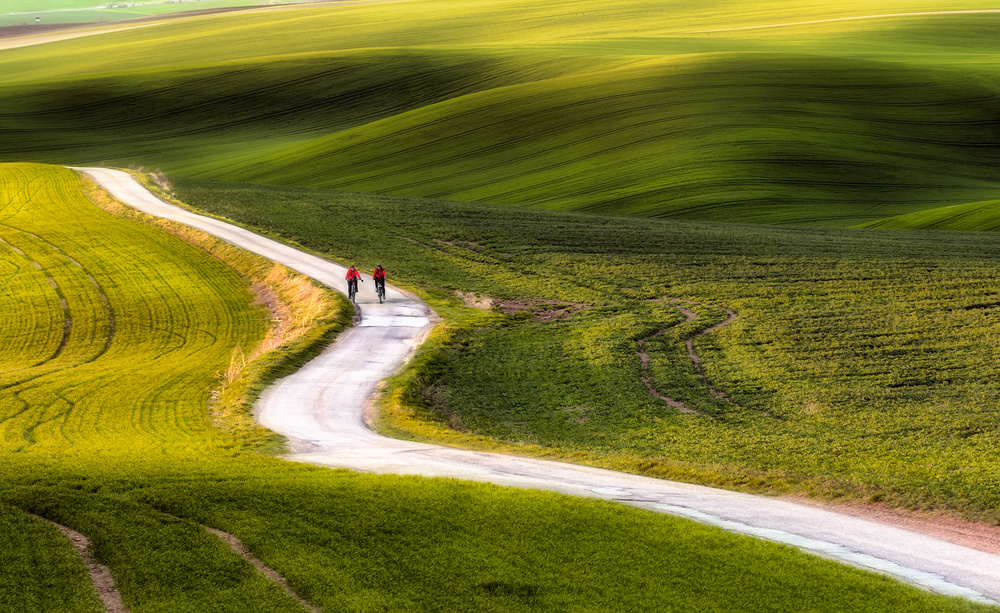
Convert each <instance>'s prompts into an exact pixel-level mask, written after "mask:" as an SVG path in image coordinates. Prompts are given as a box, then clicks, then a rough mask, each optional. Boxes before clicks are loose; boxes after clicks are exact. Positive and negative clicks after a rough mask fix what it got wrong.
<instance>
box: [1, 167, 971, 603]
mask: <svg viewBox="0 0 1000 613" xmlns="http://www.w3.org/2000/svg"><path fill="white" fill-rule="evenodd" d="M83 187H84V186H83V185H82V182H81V179H80V178H79V177H78V176H77V175H76V174H75V173H73V172H71V171H68V170H65V169H59V168H54V167H44V166H38V165H26V164H21V165H2V166H0V201H2V202H4V203H5V204H4V206H3V207H2V208H0V239H2V241H3V242H2V243H0V246H2V250H0V253H2V254H3V255H2V258H0V266H2V268H0V280H2V283H3V287H4V292H3V293H2V294H0V299H2V300H3V301H4V304H3V308H4V313H7V314H11V313H17V314H18V316H16V317H12V316H6V317H4V318H2V319H0V339H2V341H3V342H2V343H0V346H2V347H4V348H5V349H4V351H3V353H2V354H0V360H2V363H3V364H4V367H3V373H4V379H3V382H2V387H0V459H2V462H0V467H2V468H0V530H2V533H3V534H4V540H3V543H2V544H0V561H2V564H0V610H3V611H19V612H20V611H59V612H77V611H79V612H96V611H101V610H103V609H102V608H101V606H100V604H99V603H98V601H97V597H96V595H95V593H94V592H93V589H92V588H91V587H90V586H89V584H88V578H87V575H86V573H85V571H84V568H83V564H82V562H81V561H80V558H79V557H77V556H76V554H75V552H74V550H73V548H72V546H71V545H70V542H69V541H68V540H67V539H66V538H65V537H63V536H62V535H61V533H60V532H59V531H58V530H57V529H56V528H55V527H54V526H53V525H52V524H51V523H49V522H56V523H58V524H61V525H64V526H69V527H70V528H73V529H75V530H77V531H79V532H81V533H83V534H85V535H86V536H87V537H88V538H89V539H90V540H91V542H92V546H93V552H94V555H95V556H96V557H97V558H98V559H99V560H100V561H101V562H103V563H104V564H106V565H108V566H109V567H110V569H111V570H112V572H113V574H114V577H115V581H116V583H117V585H118V587H119V589H120V591H121V593H122V596H123V599H124V601H125V604H126V605H127V606H128V607H129V609H130V610H131V611H133V612H134V613H143V612H152V611H162V612H168V611H169V612H171V613H177V612H184V611H191V612H200V611H205V610H211V611H218V612H226V611H234V612H235V611H241V612H246V611H267V612H277V611H289V612H292V611H302V610H304V609H303V607H302V605H300V604H298V603H297V602H296V601H295V600H294V599H293V598H292V597H291V596H290V595H288V594H287V593H286V592H284V591H283V590H282V589H281V588H280V587H279V586H278V585H277V584H275V583H273V582H271V581H269V580H268V579H266V578H265V577H264V575H262V574H260V573H258V572H257V571H255V570H254V569H253V567H252V566H251V565H250V564H249V563H248V562H246V561H244V560H243V558H241V557H239V556H238V555H237V554H235V553H234V552H233V551H232V550H231V549H229V547H228V546H227V545H226V544H224V543H223V541H221V540H220V539H218V538H217V537H215V536H214V535H212V534H210V533H209V532H208V531H206V529H205V528H206V527H211V528H213V529H217V530H223V531H225V532H228V533H230V534H233V535H235V536H237V537H238V538H239V539H240V540H241V541H242V542H243V543H244V544H245V545H246V546H247V547H248V548H249V549H250V550H251V551H252V552H253V553H254V554H255V555H256V556H257V557H258V558H259V559H261V560H262V561H263V562H264V563H266V564H267V565H268V566H270V567H271V568H273V569H275V570H277V571H278V572H280V573H281V575H283V576H284V577H285V579H286V580H287V582H288V584H289V585H290V586H291V588H292V589H293V590H294V591H295V592H296V593H297V594H298V595H299V596H300V597H302V598H304V599H305V600H306V601H307V602H308V603H310V604H311V606H315V607H318V608H319V609H321V610H323V611H399V610H406V611H468V610H470V608H471V609H474V610H477V611H608V610H616V611H648V610H650V608H653V609H657V610H666V609H676V610H685V611H702V610H711V609H715V610H733V611H777V610H786V611H792V610H794V611H802V610H823V611H845V612H846V611H856V610H858V608H859V607H864V608H866V610H884V611H914V612H916V611H927V610H935V611H976V610H989V609H988V608H987V607H981V606H978V605H972V604H969V603H967V602H963V601H958V600H952V599H946V598H943V597H939V596H933V595H930V594H927V593H924V592H921V591H920V590H918V589H916V588H910V587H904V586H902V585H900V584H898V583H896V582H894V581H891V580H889V579H886V578H884V577H880V576H877V575H873V574H869V573H864V572H861V571H856V570H853V569H849V568H847V567H843V566H840V565H837V564H833V563H830V562H826V561H821V560H818V559H816V558H813V557H811V556H807V555H805V554H802V553H799V552H797V551H795V550H792V549H790V548H787V547H783V546H776V545H772V544H768V543H765V542H763V541H758V540H754V539H749V538H743V537H737V536H735V535H731V534H728V533H725V532H723V531H721V530H718V529H715V528H709V527H704V526H700V525H697V524H694V523H692V522H689V521H686V520H680V519H676V518H672V517H667V516H664V515H661V514H657V513H652V512H644V511H639V510H635V509H631V508H628V507H625V506H623V505H618V504H613V503H605V502H600V501H589V500H576V499H572V498H568V497H565V496H560V495H556V494H550V493H545V492H527V491H518V490H510V489H504V488H499V487H494V486H487V485H476V484H464V483H461V482H456V481H450V480H441V479H437V480H431V479H418V478H412V477H394V476H372V475H362V474H353V473H348V472H346V471H331V470H327V469H321V468H315V467H308V466H305V465H296V464H290V463H287V462H283V461H281V460H277V459H273V458H270V457H267V456H265V455H262V454H260V453H256V452H254V451H253V450H254V449H255V448H257V447H259V445H258V444H257V443H253V442H252V441H251V442H248V441H247V439H245V438H241V437H238V436H234V435H232V434H228V433H226V432H224V431H222V430H220V429H217V428H214V427H212V423H211V421H210V416H209V413H208V412H207V411H206V410H205V406H206V403H207V402H208V400H209V395H210V392H211V391H212V390H213V389H218V388H219V386H220V384H223V383H226V382H227V381H228V379H227V378H226V377H225V376H224V373H225V372H226V371H227V370H228V369H230V368H231V367H232V364H233V356H234V355H235V354H234V348H235V347H240V352H241V355H251V354H252V351H253V349H254V348H253V346H252V343H255V342H258V341H260V340H261V339H263V338H264V337H265V328H266V325H265V323H264V322H265V320H266V314H265V313H262V312H261V311H262V308H261V307H255V306H250V302H251V300H252V296H251V292H250V288H249V287H248V283H249V282H250V281H251V280H252V279H247V278H243V277H240V276H238V275H237V274H236V273H235V272H234V270H233V269H230V268H228V267H227V266H226V265H225V264H223V263H222V261H220V259H219V258H220V257H222V258H226V259H227V260H232V259H233V258H235V262H233V263H235V264H236V266H237V267H238V268H239V269H241V270H243V271H250V270H252V269H254V268H255V267H257V266H263V270H264V271H265V273H266V271H267V270H268V269H270V264H268V263H261V262H257V260H255V259H254V258H252V257H249V256H245V255H240V254H233V253H229V252H227V251H226V250H225V249H224V248H220V247H218V246H217V245H216V246H212V245H210V244H209V245H207V246H206V245H203V246H202V248H196V247H193V246H192V245H190V244H188V243H186V242H184V241H183V240H182V239H181V238H179V237H178V236H175V235H172V234H170V233H167V232H164V231H162V230H160V229H158V228H154V227H150V226H148V225H145V224H144V223H141V222H142V218H141V217H139V218H136V217H135V216H129V217H132V218H131V219H129V218H121V217H117V216H113V215H110V214H108V213H106V212H104V211H102V210H100V209H98V208H97V207H95V206H94V205H93V204H92V203H91V202H90V201H88V199H87V198H86V197H85V196H84V192H83V191H82V188H83ZM112 208H113V207H112ZM137 221H138V222H140V223H137ZM205 249H210V250H211V252H209V251H206V250H205ZM220 249H221V251H220ZM260 274H262V273H258V274H257V275H256V276H260ZM255 291H259V290H255ZM337 304H338V305H343V301H342V300H341V301H339V302H338V303H337ZM333 308H334V309H337V308H339V307H338V306H337V305H334V306H333ZM262 315H264V316H263V317H262ZM254 367H255V366H254V365H253V364H251V366H248V367H247V368H246V370H252V369H253V368H254Z"/></svg>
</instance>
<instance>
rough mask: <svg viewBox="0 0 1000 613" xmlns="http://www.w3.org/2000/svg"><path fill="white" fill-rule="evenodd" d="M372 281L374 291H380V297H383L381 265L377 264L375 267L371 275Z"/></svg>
mask: <svg viewBox="0 0 1000 613" xmlns="http://www.w3.org/2000/svg"><path fill="white" fill-rule="evenodd" d="M372 279H374V280H375V291H376V292H378V291H379V290H382V295H383V296H384V295H385V269H384V268H382V263H381V262H379V263H378V264H376V265H375V272H373V273H372Z"/></svg>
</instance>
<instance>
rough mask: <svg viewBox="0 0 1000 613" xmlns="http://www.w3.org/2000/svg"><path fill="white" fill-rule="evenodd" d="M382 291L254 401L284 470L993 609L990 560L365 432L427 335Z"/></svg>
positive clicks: (160, 206)
mask: <svg viewBox="0 0 1000 613" xmlns="http://www.w3.org/2000/svg"><path fill="white" fill-rule="evenodd" d="M82 170H84V172H86V173H87V174H89V175H90V176H91V177H93V178H94V179H96V180H97V181H98V182H99V183H100V184H101V185H102V186H104V187H105V188H106V189H108V190H109V191H110V192H111V193H112V195H114V196H115V197H116V198H118V199H119V200H122V201H123V202H126V203H128V204H130V205H132V206H135V207H136V208H139V209H140V210H142V211H143V212H146V213H150V214H153V215H156V216H159V217H166V218H169V219H172V220H174V221H178V222H180V223H184V224H186V225H190V226H193V227H197V228H198V229H201V230H204V231H206V232H209V233H210V234H214V235H215V236H218V237H219V238H222V239H223V240H226V241H229V242H231V243H233V244H235V245H237V246H239V247H242V248H245V249H247V250H250V251H253V252H255V253H258V254H260V255H264V256H266V257H269V258H270V259H272V260H276V261H279V262H281V263H283V264H285V265H286V266H288V267H289V268H292V269H295V270H298V271H299V272H302V273H303V274H306V275H308V276H311V277H313V278H315V279H317V280H318V281H320V282H323V283H325V284H327V285H330V286H331V287H333V288H334V289H337V290H339V291H343V288H342V284H343V278H344V273H345V269H344V268H343V267H341V266H338V265H336V264H333V263H332V262H329V261H325V260H322V259H320V258H317V257H315V256H312V255H309V254H305V253H303V252H300V251H297V250H295V249H292V248H290V247H288V246H287V245H283V244H281V243H277V242H276V241H272V240H269V239H265V238H263V237H260V236H258V235H255V234H253V233H251V232H249V231H247V230H244V229H242V228H239V227H236V226H233V225H230V224H227V223H225V222H222V221H220V220H217V219H211V218H207V217H203V216H199V215H195V214H193V213H190V212H188V211H185V210H183V209H180V208H178V207H173V206H170V205H167V204H166V203H164V202H162V201H160V200H158V199H157V198H155V197H154V196H152V195H151V194H150V193H149V192H148V191H146V190H145V189H143V188H141V186H139V185H138V184H137V183H136V182H135V181H134V180H133V179H132V178H131V177H129V176H128V175H127V174H126V173H124V172H121V171H111V170H107V169H97V168H88V169H82ZM386 289H387V290H388V293H389V296H388V297H389V300H388V301H387V303H386V304H384V305H380V304H378V301H377V300H376V299H375V298H374V295H373V294H372V293H371V292H372V290H371V289H367V292H366V288H364V287H363V288H362V292H361V295H360V297H359V300H358V302H359V308H360V310H361V315H362V318H361V321H360V323H359V324H358V325H357V326H355V327H353V328H350V329H348V330H347V331H345V332H344V333H342V334H341V335H340V337H339V338H338V340H337V341H336V342H335V343H334V344H333V345H331V346H330V347H328V348H327V349H326V350H324V351H323V352H322V353H321V354H320V355H319V356H317V357H316V358H314V359H313V360H312V361H310V362H308V363H307V364H305V365H304V366H303V367H302V368H301V369H300V370H299V371H298V372H296V373H295V374H293V375H291V376H289V377H286V378H285V379H282V380H280V381H278V382H276V383H275V384H274V385H272V386H271V387H270V388H268V389H267V390H265V391H264V393H263V394H262V395H261V398H260V401H259V402H258V403H257V406H256V415H257V418H258V421H259V422H260V423H262V424H263V425H264V426H265V427H269V428H271V429H272V430H275V431H277V432H280V433H282V434H284V435H285V436H286V437H287V438H288V439H289V440H290V443H291V447H292V448H293V450H294V453H292V454H289V455H288V456H287V458H288V459H290V460H295V461H301V462H308V463H311V464H317V465H321V466H329V467H341V468H348V469H352V470H358V471H367V472H375V473H394V474H402V475H422V476H438V477H449V478H454V479H465V480H472V481H480V482H489V483H494V484H498V485H504V486H513V487H520V488H529V489H544V490H550V491H556V492H561V493H564V494H569V495H573V496H584V497H597V498H603V499H605V500H612V501H615V502H619V503H622V504H628V505H631V506H635V507H639V508H644V509H648V510H652V511H656V512H660V513H668V514H672V515H678V516H682V517H687V518H689V519H693V520H695V521H699V522H702V523H706V524H710V525H714V526H717V527H719V528H722V529H724V530H728V531H731V532H737V533H740V534H746V535H750V536H754V537H756V538H760V539H765V540H769V541H773V542H778V543H784V544H786V545H791V546H793V547H796V548H798V549H800V550H803V551H806V552H811V553H815V554H818V555H821V556H824V557H827V558H832V559H835V560H838V561H841V562H844V563H847V564H851V565H854V566H857V567H861V568H865V569H869V570H873V571H876V572H879V573H883V574H886V575H890V576H893V577H895V578H897V579H900V580H903V581H906V582H908V583H911V584H914V585H918V586H921V587H923V588H925V589H927V590H930V591H933V592H937V593H942V594H948V595H951V596H961V597H965V598H969V599H971V600H975V601H978V602H986V603H990V604H998V601H1000V555H994V554H991V553H987V552H983V551H977V550H975V549H971V548H969V547H965V546H963V545H958V544H955V543H951V542H947V541H943V540H941V539H939V538H936V537H932V536H928V535H925V534H920V533H917V532H911V531H909V530H906V529H902V528H898V527H895V526H891V525H887V524H883V523H879V522H875V521H867V520H863V519H860V518H855V517H850V516H847V515H844V514H840V513H836V512H833V511H831V510H828V509H818V508H816V507H812V506H808V505H803V504H797V503H794V502H791V501H788V500H782V499H777V498H772V497H765V496H755V495H751V494H743V493H739V492H730V491H725V490H718V489H713V488H709V487H703V486H695V485H689V484H685V483H677V482H671V481H665V480H662V479H655V478H650V477H640V476H637V475H631V474H626V473H619V472H614V471H610V470H603V469H597V468H593V467H588V466H581V465H576V464H569V463H564V462H553V461H546V460H540V459H535V458H526V457H520V456H513V455H505V454H496V453H480V452H474V451H468V450H464V449H453V448H447V447H440V446H437V445H430V444H425V443H418V442H412V441H405V440H399V439H390V438H387V437H384V436H381V435H379V434H377V433H375V432H373V431H372V430H371V429H370V427H369V426H368V422H367V421H366V411H367V410H368V408H369V402H370V399H371V396H372V394H373V393H374V392H375V387H376V383H377V381H379V380H381V379H382V378H384V377H386V376H388V375H389V374H391V373H392V372H393V371H394V370H395V369H396V368H398V366H399V365H400V364H402V363H403V361H404V360H406V358H407V357H408V356H409V355H410V352H411V351H412V349H413V348H414V347H415V346H416V345H417V344H419V343H420V342H421V341H422V339H423V337H424V335H425V334H426V333H427V331H429V328H430V322H429V319H428V314H427V312H426V311H425V309H426V307H425V306H423V305H422V304H421V303H419V302H417V301H416V300H415V299H413V298H412V297H409V296H406V295H404V294H402V293H401V292H399V291H398V290H396V289H395V288H393V287H392V286H387V288H386Z"/></svg>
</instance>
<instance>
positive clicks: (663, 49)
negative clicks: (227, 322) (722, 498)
mask: <svg viewBox="0 0 1000 613" xmlns="http://www.w3.org/2000/svg"><path fill="white" fill-rule="evenodd" d="M991 9H993V7H992V5H989V4H987V3H985V2H982V1H980V0H967V1H964V2H954V1H952V2H935V3H929V2H914V1H908V2H880V3H876V4H871V3H863V4H862V3H855V4H846V5H845V4H838V5H835V6H833V5H831V6H829V7H819V8H818V7H816V6H815V5H812V4H805V3H802V2H800V1H798V0H782V1H774V2H767V3H757V2H736V1H730V2H724V3H722V4H715V5H712V6H711V7H690V6H688V5H686V4H682V3H664V2H659V1H657V2H652V1H651V0H647V1H643V2H629V3H627V4H615V3H610V4H609V3H606V2H605V3H597V2H592V1H590V2H582V3H576V4H575V5H574V8H573V9H572V10H570V9H568V8H567V7H566V6H564V5H562V4H552V3H529V2H523V1H514V0H505V1H503V2H468V1H465V2H447V1H445V0H418V1H413V2H389V3H376V4H367V5H349V6H337V7H328V6H325V7H310V6H304V7H294V8H286V9H283V10H278V11H267V12H264V13H250V14H232V15H216V16H212V17H210V18H205V19H201V20H185V21H183V22H178V23H172V24H169V23H168V24H164V25H161V26H158V27H156V28H155V29H152V30H150V29H148V28H144V29H142V30H141V31H140V30H130V31H125V32H118V33H113V34H108V35H106V36H101V37H97V38H95V37H88V38H87V39H86V40H76V41H65V42H62V43H57V44H51V45H46V46H44V47H38V48H30V49H27V48H26V49H13V50H9V51H6V52H4V53H3V54H2V57H0V61H2V63H3V69H4V73H5V75H6V79H5V82H4V84H3V85H2V86H0V130H3V131H8V130H10V131H11V133H14V134H18V135H19V138H17V139H10V140H7V141H5V142H4V143H3V144H2V145H0V159H3V160H10V161H21V160H33V161H45V162H73V163H88V164H89V163H100V162H107V163H115V164H119V165H128V164H140V165H144V166H146V167H152V168H156V167H159V168H162V169H163V170H164V171H166V172H167V173H169V174H173V175H182V176H189V177H198V178H210V179H217V180H231V181H240V182H251V183H267V184H283V185H297V186H310V187H324V188H336V189H346V190H351V191H363V192H377V193H391V194H396V195H406V196H415V197H430V198H443V199H448V200H459V201H476V202H490V203H498V204H511V205H518V206H531V207H536V208H546V209H563V210H580V211H588V212H601V213H614V214H618V213H624V214H629V215H640V216H656V217H672V218H683V219H700V220H711V221H740V222H752V223H780V224H797V225H802V224H807V225H822V226H852V225H857V224H863V223H871V222H876V221H878V220H880V219H883V218H888V217H895V216H898V215H905V214H909V213H913V212H918V211H922V210H927V209H934V208H940V207H945V206H952V205H958V204H966V203H972V202H983V201H987V200H991V199H993V197H994V194H995V193H996V191H997V188H998V186H1000V173H998V171H997V168H1000V164H998V161H1000V151H998V148H997V145H996V143H997V142H998V136H1000V135H998V134H997V125H1000V121H998V119H1000V107H998V105H997V103H996V100H997V95H996V94H997V88H998V85H997V83H998V66H997V61H996V58H997V57H1000V56H998V55H997V51H998V46H997V43H996V37H994V36H992V33H993V31H994V30H995V28H996V26H997V23H998V20H1000V13H996V12H980V13H977V12H962V13H957V14H928V12H935V11H937V12H940V11H976V10H991ZM873 15H886V16H883V17H880V18H865V19H857V17H866V16H873ZM892 15H895V16H892ZM487 23H488V24H489V26H488V27H487V26H485V25H484V24H487ZM776 24H785V25H781V26H780V27H760V26H767V25H776ZM789 24H793V25H789ZM794 24H798V25H794ZM209 49H210V50H211V51H210V52H206V50H209Z"/></svg>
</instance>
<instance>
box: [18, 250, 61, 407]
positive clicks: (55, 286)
mask: <svg viewBox="0 0 1000 613" xmlns="http://www.w3.org/2000/svg"><path fill="white" fill-rule="evenodd" d="M0 244H3V245H4V246H6V247H7V248H8V249H10V250H11V251H13V252H14V253H16V254H17V255H19V256H21V257H22V258H23V259H24V260H25V261H27V262H28V263H29V264H31V265H32V266H34V267H35V268H36V269H38V271H39V272H40V273H41V274H42V276H44V277H45V280H46V281H48V283H49V285H50V286H51V287H52V289H53V291H55V293H56V296H57V297H58V299H59V304H60V306H61V307H62V313H63V321H64V322H65V324H64V326H63V332H62V338H61V339H60V341H59V345H58V346H57V347H56V349H55V351H54V352H53V353H52V354H51V355H50V356H49V357H47V358H42V359H41V360H40V361H38V362H36V363H34V364H32V365H31V366H29V367H28V368H36V367H38V366H41V365H43V364H45V363H47V362H51V361H52V360H54V359H56V358H57V357H59V354H60V353H62V351H63V349H65V348H66V345H67V344H68V343H69V334H70V331H71V330H72V327H73V320H72V318H71V317H70V313H69V303H68V302H66V295H65V294H64V293H63V291H62V289H61V288H60V287H59V284H58V283H57V282H56V280H55V279H54V278H53V277H52V275H50V274H49V273H48V272H46V271H45V267H44V266H42V265H41V264H40V263H38V262H37V261H36V260H34V259H33V258H31V256H29V255H28V254H26V253H25V252H24V251H22V250H21V249H18V248H17V247H15V246H14V245H11V244H10V243H8V242H7V241H6V240H4V239H2V238H0ZM19 383H21V382H18V383H13V384H10V385H7V386H5V387H12V386H14V385H18V384H19Z"/></svg>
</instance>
